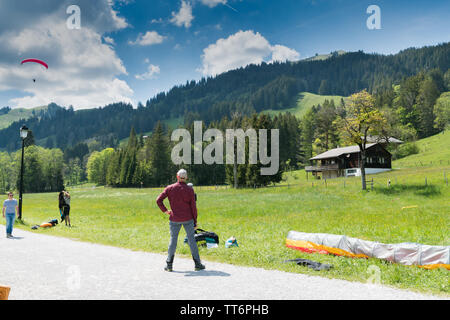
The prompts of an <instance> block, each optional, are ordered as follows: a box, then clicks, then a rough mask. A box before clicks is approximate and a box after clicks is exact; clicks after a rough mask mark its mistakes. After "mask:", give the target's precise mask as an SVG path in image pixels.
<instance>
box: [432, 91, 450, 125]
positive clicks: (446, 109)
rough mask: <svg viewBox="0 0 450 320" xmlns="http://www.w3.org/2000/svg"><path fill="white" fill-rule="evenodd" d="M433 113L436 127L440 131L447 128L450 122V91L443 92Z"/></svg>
mask: <svg viewBox="0 0 450 320" xmlns="http://www.w3.org/2000/svg"><path fill="white" fill-rule="evenodd" d="M433 113H434V116H435V119H434V127H435V128H436V129H437V130H439V131H442V130H445V129H446V128H447V127H448V126H449V124H450V92H445V93H443V94H441V96H440V97H439V99H437V101H436V104H435V105H434V109H433Z"/></svg>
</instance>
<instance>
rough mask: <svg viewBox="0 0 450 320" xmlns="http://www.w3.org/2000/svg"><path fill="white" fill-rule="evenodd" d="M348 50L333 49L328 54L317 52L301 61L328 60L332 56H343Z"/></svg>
mask: <svg viewBox="0 0 450 320" xmlns="http://www.w3.org/2000/svg"><path fill="white" fill-rule="evenodd" d="M346 53H347V52H346V51H344V50H338V51H333V52H330V53H328V54H317V53H316V55H315V56H312V57H309V58H305V59H303V60H301V61H320V60H327V59H329V58H331V57H338V56H342V55H344V54H346Z"/></svg>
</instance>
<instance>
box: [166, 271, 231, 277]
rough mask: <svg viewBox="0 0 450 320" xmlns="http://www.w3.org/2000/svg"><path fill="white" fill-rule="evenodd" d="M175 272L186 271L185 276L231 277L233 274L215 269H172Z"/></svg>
mask: <svg viewBox="0 0 450 320" xmlns="http://www.w3.org/2000/svg"><path fill="white" fill-rule="evenodd" d="M172 272H174V273H185V275H184V276H185V277H229V276H231V274H229V273H226V272H222V271H214V270H202V271H175V270H174V271H172Z"/></svg>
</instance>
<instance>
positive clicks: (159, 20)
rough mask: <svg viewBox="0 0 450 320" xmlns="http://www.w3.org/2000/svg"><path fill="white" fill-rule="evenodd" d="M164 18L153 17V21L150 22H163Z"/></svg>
mask: <svg viewBox="0 0 450 320" xmlns="http://www.w3.org/2000/svg"><path fill="white" fill-rule="evenodd" d="M163 22H164V20H163V19H162V18H159V19H152V21H150V23H163Z"/></svg>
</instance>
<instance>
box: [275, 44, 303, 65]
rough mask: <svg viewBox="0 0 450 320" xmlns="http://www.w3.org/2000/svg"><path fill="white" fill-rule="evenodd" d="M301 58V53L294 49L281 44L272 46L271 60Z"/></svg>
mask: <svg viewBox="0 0 450 320" xmlns="http://www.w3.org/2000/svg"><path fill="white" fill-rule="evenodd" d="M299 59H300V53H298V52H297V51H295V50H294V49H291V48H288V47H285V46H281V45H279V44H277V45H275V46H273V47H272V60H271V61H270V62H275V61H278V62H286V61H298V60H299Z"/></svg>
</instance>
